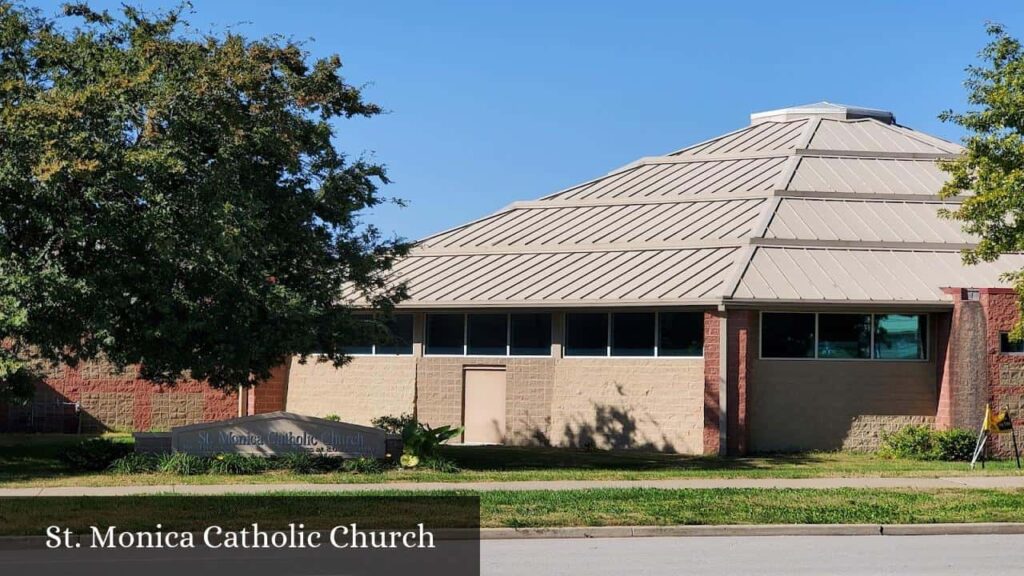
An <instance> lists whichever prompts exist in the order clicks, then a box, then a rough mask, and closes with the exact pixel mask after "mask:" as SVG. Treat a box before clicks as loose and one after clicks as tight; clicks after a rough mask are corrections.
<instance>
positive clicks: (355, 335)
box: [342, 314, 378, 354]
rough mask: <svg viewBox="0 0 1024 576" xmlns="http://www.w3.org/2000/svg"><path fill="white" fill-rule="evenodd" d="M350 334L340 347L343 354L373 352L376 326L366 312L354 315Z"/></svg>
mask: <svg viewBox="0 0 1024 576" xmlns="http://www.w3.org/2000/svg"><path fill="white" fill-rule="evenodd" d="M354 318H355V322H354V323H353V332H352V336H351V337H350V338H349V341H348V343H347V344H345V346H343V347H342V349H343V350H344V351H345V354H373V340H374V336H375V335H376V334H377V330H378V326H377V323H376V322H375V321H374V320H373V317H372V316H370V315H368V314H365V315H364V314H360V315H358V316H355V317H354Z"/></svg>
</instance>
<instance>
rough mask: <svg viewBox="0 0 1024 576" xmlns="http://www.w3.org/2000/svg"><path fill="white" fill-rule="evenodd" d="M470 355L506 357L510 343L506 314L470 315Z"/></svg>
mask: <svg viewBox="0 0 1024 576" xmlns="http://www.w3.org/2000/svg"><path fill="white" fill-rule="evenodd" d="M467 322H468V324H467V329H468V330H469V353H470V354H476V355H481V356H504V355H505V353H506V348H505V346H506V344H507V343H508V316H507V315H505V314H470V315H469V318H468V320H467Z"/></svg>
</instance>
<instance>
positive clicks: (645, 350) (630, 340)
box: [612, 312, 654, 356]
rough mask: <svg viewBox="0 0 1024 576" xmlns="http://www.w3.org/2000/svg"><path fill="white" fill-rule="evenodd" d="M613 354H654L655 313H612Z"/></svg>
mask: <svg viewBox="0 0 1024 576" xmlns="http://www.w3.org/2000/svg"><path fill="white" fill-rule="evenodd" d="M612 356H654V313H653V312H620V313H616V314H612Z"/></svg>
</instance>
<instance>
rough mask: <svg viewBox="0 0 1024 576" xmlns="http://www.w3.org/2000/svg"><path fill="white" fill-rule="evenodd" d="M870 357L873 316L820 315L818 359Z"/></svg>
mask: <svg viewBox="0 0 1024 576" xmlns="http://www.w3.org/2000/svg"><path fill="white" fill-rule="evenodd" d="M870 357H871V315H869V314H819V315H818V358H870Z"/></svg>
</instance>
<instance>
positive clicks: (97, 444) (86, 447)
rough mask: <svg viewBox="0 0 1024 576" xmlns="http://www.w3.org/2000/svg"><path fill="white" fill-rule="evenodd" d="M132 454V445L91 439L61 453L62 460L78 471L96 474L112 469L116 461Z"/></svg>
mask: <svg viewBox="0 0 1024 576" xmlns="http://www.w3.org/2000/svg"><path fill="white" fill-rule="evenodd" d="M131 452H132V447H131V445H130V444H125V443H122V442H114V441H112V440H109V439H107V438H91V439H89V440H86V441H85V442H81V443H79V444H76V445H74V446H71V447H70V448H67V449H65V450H64V451H63V452H61V453H60V459H61V461H63V462H64V463H65V464H67V465H68V466H70V467H71V468H74V469H76V470H87V471H91V472H96V471H100V470H106V469H107V468H110V465H111V464H113V463H114V461H115V460H117V459H118V458H121V457H123V456H127V455H128V454H130V453H131Z"/></svg>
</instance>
